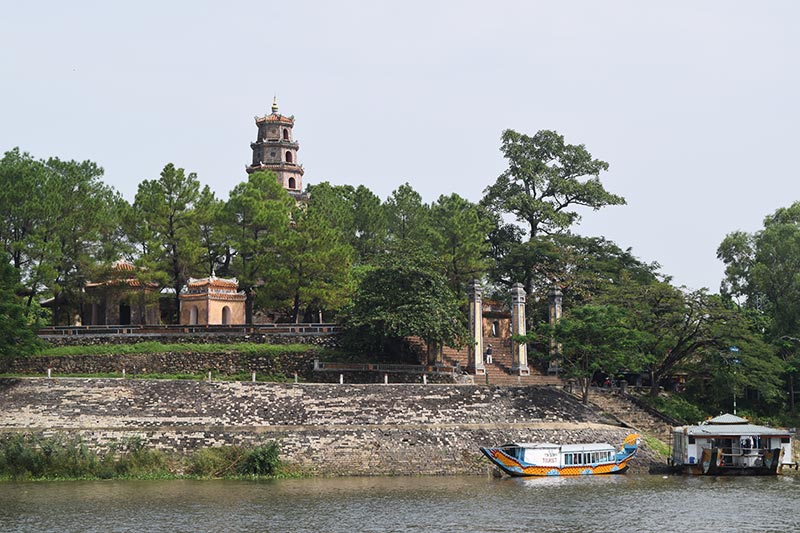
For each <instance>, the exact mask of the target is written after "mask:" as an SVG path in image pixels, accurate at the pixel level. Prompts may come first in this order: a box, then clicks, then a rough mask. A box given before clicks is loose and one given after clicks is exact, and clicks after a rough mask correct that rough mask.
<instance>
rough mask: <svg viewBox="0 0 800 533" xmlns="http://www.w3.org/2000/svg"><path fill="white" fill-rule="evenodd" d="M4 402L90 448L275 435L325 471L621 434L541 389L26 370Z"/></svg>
mask: <svg viewBox="0 0 800 533" xmlns="http://www.w3.org/2000/svg"><path fill="white" fill-rule="evenodd" d="M0 406H2V410H3V416H2V417H0V432H34V433H37V434H43V435H52V434H55V433H59V432H63V433H68V434H74V435H80V436H81V437H82V438H83V439H84V440H85V441H86V442H87V443H88V444H89V445H91V446H97V447H103V446H106V445H108V444H109V443H111V442H118V441H120V440H121V439H124V438H126V437H133V436H136V437H139V438H142V439H143V440H144V441H145V442H147V443H148V444H149V445H151V446H154V447H156V448H160V449H164V450H169V451H175V452H186V451H188V450H193V449H196V448H200V447H206V446H220V445H224V444H248V445H252V444H258V443H261V442H265V441H270V440H278V441H279V442H280V446H281V456H282V458H283V459H284V460H285V461H287V462H288V463H289V464H291V465H293V466H295V467H296V468H298V469H300V470H302V471H306V472H309V473H314V474H323V475H378V474H461V473H478V472H484V471H487V470H489V469H490V467H489V465H488V462H487V461H486V460H485V459H483V458H482V456H481V455H480V452H479V451H478V447H479V446H488V445H495V444H500V443H502V442H508V441H550V442H562V443H563V442H594V441H606V442H612V443H615V444H617V443H620V442H621V441H622V439H623V438H624V436H625V435H626V434H627V433H628V431H627V430H625V429H623V428H619V427H616V426H613V425H609V424H608V421H607V420H606V419H604V418H603V417H602V416H600V415H598V414H597V413H595V412H594V411H592V410H591V409H588V408H586V407H584V406H583V405H581V404H580V403H579V402H577V401H575V400H574V399H573V398H571V397H569V396H567V395H566V394H564V393H562V392H561V391H560V390H558V389H554V388H546V387H545V388H537V387H505V388H487V387H481V386H474V385H430V384H429V385H347V384H345V385H339V384H333V385H331V384H275V383H249V382H199V381H153V380H133V379H126V380H122V379H78V378H70V379H46V378H25V379H0ZM642 455H643V457H640V458H639V459H637V460H636V463H637V464H636V465H635V466H634V468H636V469H638V470H641V471H646V469H647V466H648V464H649V460H648V457H647V455H648V454H647V452H646V451H644V453H643V454H642Z"/></svg>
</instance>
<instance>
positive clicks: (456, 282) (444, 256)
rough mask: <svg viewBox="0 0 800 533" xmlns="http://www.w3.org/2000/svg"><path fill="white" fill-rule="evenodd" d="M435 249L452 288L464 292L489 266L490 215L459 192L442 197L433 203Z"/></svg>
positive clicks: (432, 223)
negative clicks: (486, 214) (468, 284)
mask: <svg viewBox="0 0 800 533" xmlns="http://www.w3.org/2000/svg"><path fill="white" fill-rule="evenodd" d="M430 216H431V229H432V232H431V233H432V239H431V240H432V244H433V251H434V253H435V254H436V256H437V257H438V258H439V261H440V262H441V264H442V266H443V268H444V272H445V276H447V281H448V285H449V286H450V289H451V290H452V291H453V292H454V293H456V294H463V293H465V292H466V291H465V289H466V286H467V283H469V281H470V280H471V279H474V278H480V277H482V275H483V274H484V273H485V272H486V270H487V268H488V260H487V259H488V257H487V256H488V252H489V240H488V234H489V232H490V231H491V229H492V220H491V218H489V217H487V216H485V215H484V214H483V213H482V210H481V209H480V208H479V207H478V206H477V205H475V204H473V203H471V202H469V201H468V200H465V199H464V198H461V197H460V196H459V195H457V194H451V195H450V196H444V195H442V196H440V197H439V199H438V200H437V201H436V202H435V203H434V204H433V205H431V208H430Z"/></svg>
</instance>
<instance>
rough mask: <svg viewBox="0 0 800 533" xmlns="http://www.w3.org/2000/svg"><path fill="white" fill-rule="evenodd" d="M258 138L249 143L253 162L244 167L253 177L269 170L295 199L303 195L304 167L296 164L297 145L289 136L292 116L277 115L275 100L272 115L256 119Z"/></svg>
mask: <svg viewBox="0 0 800 533" xmlns="http://www.w3.org/2000/svg"><path fill="white" fill-rule="evenodd" d="M255 120H256V126H257V127H258V137H257V138H256V141H255V142H254V143H250V148H252V150H253V163H252V164H251V165H249V166H248V167H247V173H248V174H252V173H253V172H258V171H262V170H269V171H272V172H273V173H274V174H275V175H276V176H277V177H278V182H279V183H280V184H281V185H283V187H284V188H285V189H286V190H287V191H289V194H292V195H293V196H295V197H298V196H302V194H303V192H302V191H303V166H302V165H300V164H298V162H297V151H298V150H299V149H300V144H299V143H298V142H297V141H295V140H294V139H293V137H292V128H293V127H294V117H293V116H292V117H286V116H283V115H281V114H280V113H278V99H277V97H276V98H275V99H273V101H272V114H270V115H266V116H263V117H258V116H257V117H255Z"/></svg>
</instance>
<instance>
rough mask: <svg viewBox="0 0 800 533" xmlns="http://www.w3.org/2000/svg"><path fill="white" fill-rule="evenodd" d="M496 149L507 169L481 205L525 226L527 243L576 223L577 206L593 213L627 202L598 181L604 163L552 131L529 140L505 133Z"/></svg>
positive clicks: (513, 132) (487, 190) (605, 167)
mask: <svg viewBox="0 0 800 533" xmlns="http://www.w3.org/2000/svg"><path fill="white" fill-rule="evenodd" d="M500 150H501V151H502V152H503V156H504V157H505V158H506V160H507V161H508V168H507V169H506V171H505V172H503V174H501V175H500V177H499V178H497V181H496V182H495V183H494V184H493V185H490V186H489V187H487V188H486V190H485V191H484V195H485V196H484V198H483V203H484V204H485V205H487V206H489V207H490V208H491V209H492V210H493V211H495V212H497V213H508V214H511V215H514V216H515V217H516V218H517V220H518V221H519V222H522V223H524V224H526V226H527V227H526V228H525V229H526V231H527V233H528V238H529V240H533V239H535V238H537V237H538V236H539V235H540V234H542V233H556V232H560V231H564V230H566V229H568V228H569V227H570V226H572V225H573V224H574V223H576V222H577V221H578V220H579V219H580V215H579V214H578V212H577V211H575V210H574V209H575V207H578V206H582V207H588V208H591V209H595V210H597V209H600V208H601V207H605V206H608V205H620V204H624V203H625V199H624V198H622V197H621V196H617V195H614V194H611V193H609V192H608V191H606V190H605V188H604V187H603V185H602V184H601V183H600V178H599V176H600V172H602V171H606V170H608V163H606V162H605V161H601V160H599V159H594V158H592V154H590V153H589V151H588V150H586V147H585V146H584V145H582V144H580V145H573V144H567V143H566V142H565V141H564V137H563V136H561V135H559V134H558V133H556V132H555V131H550V130H541V131H539V132H537V133H536V134H535V135H534V136H533V137H530V136H528V135H525V134H522V133H517V132H516V131H513V130H506V131H504V132H503V135H502V145H501V147H500Z"/></svg>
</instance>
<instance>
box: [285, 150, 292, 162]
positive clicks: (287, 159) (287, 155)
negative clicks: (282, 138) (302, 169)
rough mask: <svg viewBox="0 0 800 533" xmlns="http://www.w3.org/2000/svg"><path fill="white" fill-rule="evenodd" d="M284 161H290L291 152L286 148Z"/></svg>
mask: <svg viewBox="0 0 800 533" xmlns="http://www.w3.org/2000/svg"><path fill="white" fill-rule="evenodd" d="M286 162H287V163H291V162H292V152H289V151H288V150H287V151H286Z"/></svg>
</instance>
